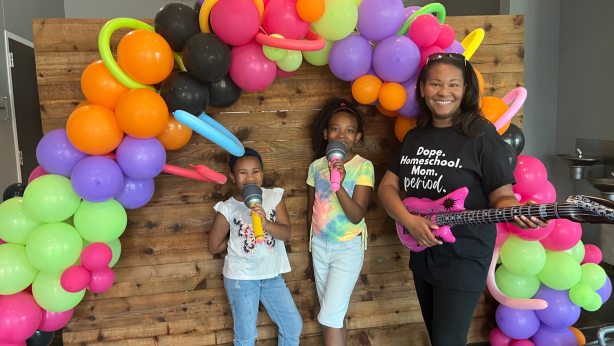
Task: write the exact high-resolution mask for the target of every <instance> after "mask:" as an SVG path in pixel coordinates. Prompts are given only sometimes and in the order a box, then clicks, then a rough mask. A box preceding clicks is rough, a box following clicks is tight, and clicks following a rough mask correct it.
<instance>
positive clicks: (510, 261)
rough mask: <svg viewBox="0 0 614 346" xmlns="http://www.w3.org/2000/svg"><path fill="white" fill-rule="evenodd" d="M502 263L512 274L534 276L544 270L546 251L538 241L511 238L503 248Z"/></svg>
mask: <svg viewBox="0 0 614 346" xmlns="http://www.w3.org/2000/svg"><path fill="white" fill-rule="evenodd" d="M501 261H502V262H503V265H504V266H505V269H507V270H508V271H509V272H510V273H511V274H514V275H519V276H533V275H535V274H537V273H539V272H540V271H541V270H542V269H543V268H544V265H545V263H546V251H545V250H544V247H543V246H542V244H541V243H540V242H538V241H527V240H522V239H520V238H518V237H516V236H510V237H509V238H508V239H507V240H506V241H505V243H503V246H501Z"/></svg>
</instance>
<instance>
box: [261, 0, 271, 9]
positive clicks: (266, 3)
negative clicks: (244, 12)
mask: <svg viewBox="0 0 614 346" xmlns="http://www.w3.org/2000/svg"><path fill="white" fill-rule="evenodd" d="M269 1H271V0H263V1H262V3H263V4H264V8H265V9H266V6H267V5H268V4H269Z"/></svg>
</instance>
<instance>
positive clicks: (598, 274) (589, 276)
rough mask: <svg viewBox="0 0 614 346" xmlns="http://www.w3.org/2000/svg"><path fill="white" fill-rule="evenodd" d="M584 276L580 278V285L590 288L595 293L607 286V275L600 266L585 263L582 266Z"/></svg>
mask: <svg viewBox="0 0 614 346" xmlns="http://www.w3.org/2000/svg"><path fill="white" fill-rule="evenodd" d="M581 270H582V275H581V277H580V283H581V284H585V285H587V286H588V287H590V288H591V289H592V290H593V291H596V290H598V289H600V288H601V287H603V285H605V281H606V276H607V275H606V273H605V270H603V268H601V266H599V264H595V263H585V264H583V265H582V266H581Z"/></svg>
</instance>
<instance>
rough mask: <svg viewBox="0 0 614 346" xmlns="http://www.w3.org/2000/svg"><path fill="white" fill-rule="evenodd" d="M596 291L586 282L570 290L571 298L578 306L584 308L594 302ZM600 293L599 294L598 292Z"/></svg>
mask: <svg viewBox="0 0 614 346" xmlns="http://www.w3.org/2000/svg"><path fill="white" fill-rule="evenodd" d="M593 293H595V291H593V290H592V289H591V288H590V287H588V286H586V285H584V284H577V285H575V286H574V287H572V288H571V289H570V290H569V299H571V302H572V303H574V304H576V305H577V306H579V307H581V308H583V307H585V306H590V305H591V303H592V302H593V298H594V296H595V295H594V294H593ZM597 295H599V294H597Z"/></svg>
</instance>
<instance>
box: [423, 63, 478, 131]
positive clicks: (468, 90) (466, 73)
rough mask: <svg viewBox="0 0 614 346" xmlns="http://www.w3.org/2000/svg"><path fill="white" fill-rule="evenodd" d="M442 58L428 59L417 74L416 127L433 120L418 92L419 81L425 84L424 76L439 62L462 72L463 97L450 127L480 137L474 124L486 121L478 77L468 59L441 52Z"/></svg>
mask: <svg viewBox="0 0 614 346" xmlns="http://www.w3.org/2000/svg"><path fill="white" fill-rule="evenodd" d="M442 56H443V57H442V58H440V59H434V60H428V62H427V64H426V65H424V67H423V68H422V71H420V74H419V75H418V80H417V81H416V100H417V101H418V106H419V109H420V111H419V113H418V119H417V125H416V126H417V127H421V126H426V125H427V124H429V123H431V122H433V118H432V114H431V110H430V109H429V108H428V107H427V105H426V100H425V99H424V97H422V94H421V92H420V83H424V85H426V78H427V77H428V75H429V71H430V70H431V69H432V68H433V67H435V66H437V65H441V64H446V65H451V66H454V67H456V68H458V69H459V70H461V71H462V72H463V81H464V84H465V86H466V87H465V91H464V93H463V99H462V100H461V103H460V113H459V114H457V115H456V116H455V117H454V121H453V124H452V128H453V129H454V131H456V132H457V133H459V134H462V135H464V136H467V137H474V138H475V137H480V136H481V135H482V133H481V132H480V130H479V127H477V126H476V125H477V124H479V123H480V122H481V121H487V120H486V119H485V118H484V115H483V114H482V110H481V108H480V105H479V102H480V87H479V84H478V77H477V76H476V74H475V71H474V70H473V67H471V64H470V63H469V61H466V60H465V59H463V58H460V57H459V58H457V57H450V56H448V54H445V53H442Z"/></svg>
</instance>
